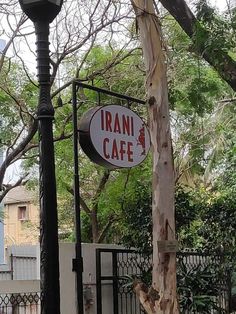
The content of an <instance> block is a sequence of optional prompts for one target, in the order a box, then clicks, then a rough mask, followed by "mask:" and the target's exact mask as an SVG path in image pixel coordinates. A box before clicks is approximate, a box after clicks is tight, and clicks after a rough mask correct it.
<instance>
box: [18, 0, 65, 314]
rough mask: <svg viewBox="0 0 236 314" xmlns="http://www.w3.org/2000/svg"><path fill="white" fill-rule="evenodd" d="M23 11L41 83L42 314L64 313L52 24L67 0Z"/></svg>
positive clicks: (43, 1)
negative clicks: (30, 23) (29, 25)
mask: <svg viewBox="0 0 236 314" xmlns="http://www.w3.org/2000/svg"><path fill="white" fill-rule="evenodd" d="M19 2H20V5H21V8H22V10H23V11H24V12H25V14H26V15H27V16H28V17H29V18H30V19H31V20H32V21H33V22H34V26H35V33H36V45H37V70H38V74H37V76H38V82H39V103H38V110H37V118H38V122H39V156H40V253H41V254H40V262H41V264H40V265H41V266H40V267H41V297H42V299H41V313H42V314H59V313H60V284H59V252H58V251H59V250H58V220H57V200H56V180H55V161H54V144H53V131H52V121H53V119H54V109H53V106H52V102H51V96H50V87H51V85H50V60H49V41H48V36H49V24H50V23H51V22H52V21H53V19H54V18H55V17H56V16H57V14H58V13H59V12H60V10H61V6H62V2H63V0H19Z"/></svg>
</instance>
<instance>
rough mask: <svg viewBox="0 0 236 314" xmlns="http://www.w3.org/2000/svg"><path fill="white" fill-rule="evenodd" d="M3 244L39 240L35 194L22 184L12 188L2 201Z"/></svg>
mask: <svg viewBox="0 0 236 314" xmlns="http://www.w3.org/2000/svg"><path fill="white" fill-rule="evenodd" d="M3 203H4V244H5V247H7V246H9V245H21V244H37V243H38V242H39V206H38V204H37V203H36V195H35V193H33V192H32V191H28V190H27V189H26V188H25V187H24V186H19V187H16V188H14V189H12V190H11V191H10V192H9V193H8V194H7V196H6V197H5V199H4V201H3Z"/></svg>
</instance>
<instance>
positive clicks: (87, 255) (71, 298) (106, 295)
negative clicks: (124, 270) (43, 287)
mask: <svg viewBox="0 0 236 314" xmlns="http://www.w3.org/2000/svg"><path fill="white" fill-rule="evenodd" d="M59 247H60V252H59V258H60V289H61V314H68V313H70V314H78V313H77V311H76V303H77V301H76V300H77V299H76V273H75V272H73V271H72V260H73V258H75V244H74V243H60V246H59ZM97 248H112V249H114V248H120V247H119V246H116V245H105V244H82V255H83V260H84V272H83V283H84V288H88V289H91V291H92V299H93V302H92V304H91V305H90V306H86V309H85V313H84V314H96V308H97V307H96V249H97ZM8 253H9V254H13V255H15V256H19V255H20V256H25V258H26V259H25V263H24V264H23V262H22V260H17V259H16V261H15V262H16V265H15V271H14V277H15V278H17V279H24V278H28V279H40V275H39V274H40V269H39V268H40V263H39V245H35V246H12V247H9V248H8ZM27 256H28V257H29V256H30V257H32V256H35V257H37V258H35V260H31V261H29V260H27ZM6 268H7V265H0V270H1V269H2V270H3V269H5V270H6ZM8 268H9V267H8ZM32 269H34V271H32ZM102 270H103V271H102V275H111V271H112V263H111V255H110V254H104V255H103V258H102ZM23 273H24V275H23ZM1 278H2V280H0V296H1V294H3V293H13V292H14V293H15V292H22V293H24V292H39V290H40V288H39V280H33V281H32V280H27V281H26V280H12V281H9V280H4V277H1ZM6 279H9V278H6ZM32 283H33V285H34V286H31V284H32ZM31 287H32V288H31ZM36 287H37V288H36ZM31 289H33V290H32V291H30V290H31ZM102 295H103V298H102V302H103V314H112V313H113V302H112V283H111V282H105V283H104V282H103V283H102ZM84 303H85V304H86V301H85V302H84Z"/></svg>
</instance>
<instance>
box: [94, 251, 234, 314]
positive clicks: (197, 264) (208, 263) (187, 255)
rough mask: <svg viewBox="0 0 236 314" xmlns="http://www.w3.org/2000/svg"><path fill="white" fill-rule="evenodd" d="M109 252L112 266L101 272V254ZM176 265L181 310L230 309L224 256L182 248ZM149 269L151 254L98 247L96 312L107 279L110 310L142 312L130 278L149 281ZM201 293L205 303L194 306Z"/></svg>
mask: <svg viewBox="0 0 236 314" xmlns="http://www.w3.org/2000/svg"><path fill="white" fill-rule="evenodd" d="M109 253H110V259H111V264H112V269H111V270H110V272H111V273H109V275H104V269H102V263H101V261H102V258H103V254H109ZM177 268H178V269H177V273H178V275H177V278H178V292H179V297H180V306H181V313H184V314H188V313H201V314H203V313H221V314H223V313H230V310H229V299H230V285H229V282H230V280H229V279H230V278H229V273H228V271H227V269H226V267H225V263H224V257H223V256H221V255H213V254H207V253H202V252H192V251H188V252H181V253H178V256H177ZM151 271H152V260H151V258H148V257H145V256H142V255H141V254H138V253H137V252H135V251H131V250H112V249H111V250H110V249H105V250H104V249H97V314H103V312H102V305H103V304H102V298H103V295H102V283H105V282H108V281H109V282H110V285H112V287H113V314H141V313H144V312H143V310H142V308H141V306H140V304H139V301H138V300H137V298H136V296H135V295H134V293H133V291H132V279H133V278H135V277H138V278H141V279H142V281H144V282H145V283H147V284H150V283H151ZM129 282H130V284H128V283H129ZM186 291H187V293H186ZM204 296H205V303H207V304H206V305H205V307H203V306H202V307H201V306H199V305H198V307H197V308H196V306H195V305H196V304H194V300H195V303H197V301H199V302H198V304H200V301H201V300H203V301H204ZM206 299H207V302H206ZM194 306H195V307H194Z"/></svg>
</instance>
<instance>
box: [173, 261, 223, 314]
mask: <svg viewBox="0 0 236 314" xmlns="http://www.w3.org/2000/svg"><path fill="white" fill-rule="evenodd" d="M213 258H214V257H213ZM221 277H222V274H221V272H220V270H217V269H216V267H215V266H214V264H213V263H212V261H211V262H210V263H209V264H206V265H201V264H198V265H195V266H192V267H191V266H189V265H187V264H185V263H184V261H183V260H181V259H179V262H178V271H177V282H178V293H179V295H180V296H181V297H180V308H181V312H183V313H185V311H187V312H189V311H190V312H193V313H203V314H207V313H212V309H214V310H216V311H220V313H223V309H221V308H220V307H219V304H217V301H216V300H215V297H217V296H219V295H220V293H221V289H222V287H220V285H219V282H220V281H221Z"/></svg>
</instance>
